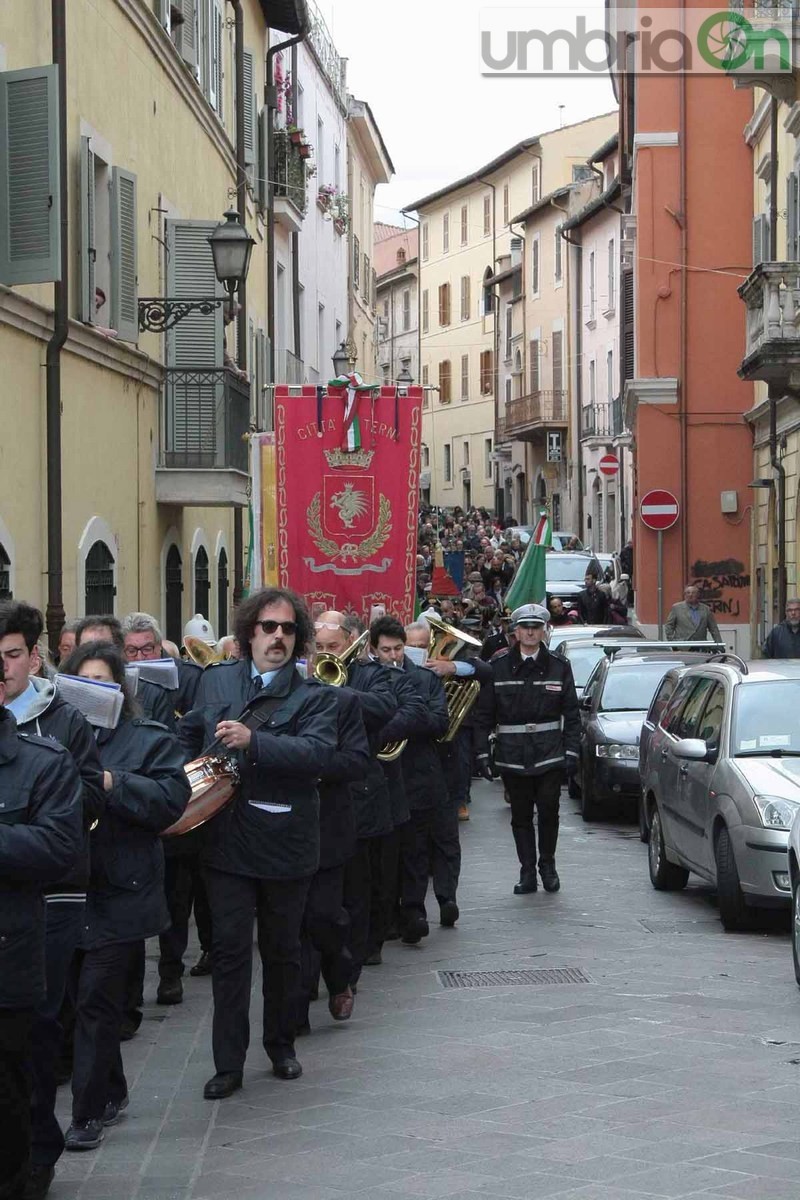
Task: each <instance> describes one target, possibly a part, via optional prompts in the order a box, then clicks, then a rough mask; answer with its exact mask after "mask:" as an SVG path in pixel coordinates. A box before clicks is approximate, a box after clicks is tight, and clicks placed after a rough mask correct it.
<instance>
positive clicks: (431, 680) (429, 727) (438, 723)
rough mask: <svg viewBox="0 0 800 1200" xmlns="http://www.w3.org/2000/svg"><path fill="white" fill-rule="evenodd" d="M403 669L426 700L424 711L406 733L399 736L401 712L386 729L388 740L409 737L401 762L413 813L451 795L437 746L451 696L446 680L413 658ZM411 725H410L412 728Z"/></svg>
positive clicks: (446, 724)
mask: <svg viewBox="0 0 800 1200" xmlns="http://www.w3.org/2000/svg"><path fill="white" fill-rule="evenodd" d="M402 670H403V671H404V673H405V674H406V675H407V676H408V678H409V679H410V680H411V683H412V685H413V687H414V689H415V691H416V693H417V695H418V697H420V698H421V699H422V701H423V711H422V713H421V714H420V716H419V719H418V720H417V721H416V722H413V723H412V722H408V721H407V722H406V725H405V727H406V729H408V732H407V733H406V734H402V735H398V734H397V732H396V731H397V729H398V727H400V728H402V727H403V726H402V723H401V720H400V718H401V713H399V712H398V714H397V716H396V717H395V718H394V719H393V720H392V721H390V722H389V725H388V727H387V729H386V730H385V731H384V732H385V734H386V739H387V741H392V742H393V741H398V740H400V737H407V738H408V745H407V746H406V748H405V750H404V751H403V754H402V757H401V759H400V762H401V763H402V767H403V783H404V785H405V792H406V799H407V800H408V807H409V809H410V811H411V812H415V811H417V810H419V809H424V808H435V807H436V806H437V805H438V804H440V803H441V800H442V797H443V796H446V795H447V787H446V784H445V778H444V772H443V771H442V763H441V759H440V758H439V752H438V750H437V747H436V740H435V739H436V738H438V737H441V736H442V734H444V733H447V726H448V724H449V718H448V713H447V697H446V696H445V691H444V687H443V686H442V681H441V679H439V677H438V676H437V675H434V673H433V671H426V670H425V668H424V667H417V666H416V665H415V664H414V663H412V661H411V659H410V658H405V659H404V660H403V667H402ZM409 726H410V728H409Z"/></svg>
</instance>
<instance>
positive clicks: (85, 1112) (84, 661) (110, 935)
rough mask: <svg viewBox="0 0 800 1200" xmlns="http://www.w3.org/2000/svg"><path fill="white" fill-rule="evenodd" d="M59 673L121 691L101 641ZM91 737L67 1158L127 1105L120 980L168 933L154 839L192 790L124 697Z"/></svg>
mask: <svg viewBox="0 0 800 1200" xmlns="http://www.w3.org/2000/svg"><path fill="white" fill-rule="evenodd" d="M64 670H65V672H66V673H67V674H70V675H80V676H83V677H84V678H86V679H93V680H97V681H99V682H103V683H118V684H120V685H121V686H122V687H123V690H124V688H125V686H126V684H125V663H124V661H123V659H122V656H121V654H120V653H119V651H118V650H117V648H116V647H115V646H112V645H110V644H108V643H100V642H89V643H87V644H84V645H82V646H80V647H79V649H78V650H76V651H75V653H74V654H73V655H72V656H71V658H70V659H69V661H68V662H67V663H66V664H65V666H64ZM96 738H97V748H98V752H99V755H100V761H101V764H102V766H103V786H104V788H105V793H106V807H105V812H104V814H103V816H102V817H101V818H100V820H99V822H98V824H97V826H96V828H95V829H94V830H93V832H92V834H91V845H90V855H91V874H90V882H89V889H88V892H87V896H86V921H85V925H84V931H83V938H82V945H83V950H84V955H83V961H82V964H81V969H80V979H79V982H78V994H77V1001H76V1023H75V1066H74V1070H73V1075H72V1125H71V1126H70V1128H69V1130H68V1131H67V1135H66V1148H67V1150H93V1149H94V1148H95V1147H96V1146H98V1145H99V1144H100V1142H101V1141H102V1140H103V1128H104V1126H105V1125H113V1124H114V1122H115V1121H116V1120H117V1118H118V1116H119V1113H120V1111H121V1110H122V1109H123V1108H126V1107H127V1104H128V1089H127V1084H126V1082H125V1075H124V1073H123V1069H122V1056H121V1055H120V1049H119V1045H120V1031H121V1025H122V1014H123V1003H124V993H125V981H126V978H127V975H128V970H129V966H130V957H131V955H132V954H133V953H134V952H135V949H136V946H137V943H139V942H140V941H141V940H142V939H143V938H148V937H153V936H154V935H155V934H158V933H161V932H162V931H163V930H164V929H165V928H166V927H167V926H168V925H169V913H168V911H167V905H166V901H165V899H164V851H163V848H162V844H161V840H160V838H159V834H160V833H161V832H162V830H164V829H167V828H168V827H169V826H170V825H172V824H174V822H175V821H177V819H178V818H179V817H180V815H181V814H182V812H183V810H184V808H185V807H186V804H187V801H188V799H189V796H190V792H191V789H190V787H189V781H188V778H187V775H186V772H185V771H184V769H183V762H184V756H183V753H182V751H181V748H180V746H179V745H178V741H177V739H176V738H175V736H174V734H172V733H170V732H169V731H168V730H167V729H165V727H164V726H163V725H159V724H157V723H156V722H155V721H148V720H145V719H143V718H141V717H140V716H139V715H138V709H137V707H136V704H135V701H133V700H132V699H131V697H130V696H128V695H127V694H126V697H125V704H124V707H123V710H122V715H121V717H120V720H119V724H118V725H117V727H116V729H98V730H97V731H96Z"/></svg>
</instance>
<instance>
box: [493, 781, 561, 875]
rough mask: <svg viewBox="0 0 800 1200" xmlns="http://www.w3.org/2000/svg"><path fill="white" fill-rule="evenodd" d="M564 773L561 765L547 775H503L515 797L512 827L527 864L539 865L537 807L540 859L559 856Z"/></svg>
mask: <svg viewBox="0 0 800 1200" xmlns="http://www.w3.org/2000/svg"><path fill="white" fill-rule="evenodd" d="M562 774H563V772H562V770H561V768H558V770H556V771H546V772H545V773H544V774H543V775H504V776H503V784H504V785H505V788H506V790H507V791H508V795H509V797H510V799H511V828H512V830H513V833H514V841H515V842H516V844H517V853H518V856H519V860H520V863H521V865H522V866H523V867H527V868H529V869H531V868H535V867H536V832H535V830H534V828H533V813H534V809H535V810H536V819H537V826H538V829H539V862H540V863H541V862H547V861H548V860H549V861H552V860H553V859H554V858H555V854H556V843H557V842H558V806H559V797H560V794H561V777H562ZM523 855H524V856H525V859H524V860H523Z"/></svg>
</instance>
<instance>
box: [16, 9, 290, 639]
mask: <svg viewBox="0 0 800 1200" xmlns="http://www.w3.org/2000/svg"><path fill="white" fill-rule="evenodd" d="M276 7H277V8H278V9H280V10H281V11H280V12H278V13H277V14H271V13H270V8H269V6H268V5H266V4H262V3H259V2H258V0H242V11H243V38H244V46H245V69H246V75H245V114H246V115H245V122H244V127H245V134H246V136H245V147H246V156H247V160H248V167H247V181H246V214H247V220H246V224H247V228H248V231H249V233H250V235H251V237H252V238H253V239H254V242H255V245H254V248H253V254H252V259H251V265H250V271H249V276H248V280H247V308H246V320H247V328H246V329H245V330H244V331H243V337H242V344H243V345H244V346H245V347H246V351H247V354H246V360H242V359H241V356H240V367H241V369H240V370H238V371H234V370H232V369H227V370H226V369H225V366H226V364H229V363H231V362H232V359H233V358H235V357H236V337H234V334H235V333H236V330H234V329H233V328H231V329H229V330H228V331H227V346H226V344H225V338H226V333H225V329H224V315H223V308H222V306H217V307H215V309H214V311H212V312H209V313H206V314H202V313H197V312H194V313H192V314H190V315H189V316H187V317H186V318H185V320H184V321H182V322H180V323H179V324H177V325H175V327H174V328H173V329H171V330H169V331H168V332H166V333H163V332H139V328H138V326H139V311H138V310H139V302H140V301H141V299H142V298H145V297H155V298H162V299H163V298H164V297H167V296H173V297H178V298H184V299H189V298H191V297H195V298H196V297H197V296H201V297H202V296H210V297H212V298H217V297H219V296H220V295H222V294H224V293H222V292H221V288H220V285H219V284H218V283H217V281H216V277H215V275H214V271H213V262H212V259H211V254H210V248H209V246H208V242H207V238H208V236H209V234H210V233H211V232H212V231H213V229H214V227H215V226H216V225H217V223H218V222H219V221H220V220H221V219H222V214H223V213H224V212H225V211H226V210H227V209H230V208H236V204H237V189H236V185H237V167H236V155H235V143H236V130H235V111H236V106H235V55H234V49H235V37H236V36H237V31H236V26H235V23H234V21H233V20H231V19H229V18H233V16H234V10H233V8H232V7H231V6H230V5H226V4H225V2H224V0H181V3H180V4H177V5H176V4H175V3H173V4H172V5H170V4H166V3H163V2H162V0H127V2H125V3H123V2H122V0H107V2H106V3H104V4H103V6H102V15H101V14H100V13H99V11H98V8H97V5H95V4H92V3H90V2H89V0H69V3H68V4H66V5H65V6H64V10H65V42H66V59H67V64H68V67H67V72H68V73H67V77H66V97H67V103H66V112H65V124H66V129H65V134H66V157H67V161H66V181H67V197H66V225H65V229H66V236H67V238H68V259H67V263H68V271H67V278H66V281H65V282H66V285H67V286H66V293H67V295H66V305H67V317H68V327H67V336H66V341H65V344H64V347H63V351H62V352H61V356H60V362H61V382H60V409H61V463H62V486H61V503H62V520H61V531H62V547H63V605H64V609H65V613H66V616H67V618H68V619H69V618H73V617H79V616H81V615H83V614H84V613H86V612H87V611H104V612H115V613H117V614H120V615H122V614H124V613H126V612H128V611H130V610H133V609H144V610H146V611H149V612H152V613H153V614H154V615H156V616H157V617H158V618H160V620H161V621H162V623H163V624H164V625H165V626H166V628H167V631H168V634H169V636H171V637H173V638H174V637H176V636H178V635H179V634H180V631H181V630H182V627H183V623H184V622H185V621H186V620H187V619H188V617H189V616H191V615H192V614H193V613H194V612H196V611H203V612H204V614H205V615H206V616H208V617H209V618H210V619H211V621H212V623H213V624H214V626H215V628H216V629H217V632H218V633H221V632H223V631H224V630H225V629H226V628H227V627H228V626H229V622H230V606H231V601H232V594H233V584H234V579H235V576H236V574H237V551H238V561H239V562H241V556H242V545H241V540H240V544H239V545H238V546H237V545H235V540H236V538H235V532H236V531H235V518H234V514H235V511H236V509H237V508H238V509H239V510H240V512H241V509H242V508H243V506H244V505H246V503H247V498H248V497H247V493H248V462H247V440H246V439H247V432H248V429H249V428H250V427H251V424H252V423H254V422H257V421H258V419H259V415H260V413H259V406H260V404H261V396H260V394H259V393H260V392H261V391H262V390H263V389H262V387H261V384H262V383H263V381H264V378H265V377H264V372H263V363H262V362H259V361H257V347H258V345H259V343H258V340H257V336H256V335H257V334H258V332H259V331H263V330H264V329H265V328H266V327H267V322H266V315H267V270H266V245H265V242H266V224H265V217H264V213H263V211H262V208H261V206H260V204H259V194H260V190H261V193H262V194H263V188H261V189H260V176H261V175H262V174H263V171H264V168H263V166H262V165H261V162H260V148H259V138H258V130H259V117H260V113H259V106H260V105H261V104H262V103H263V94H264V79H265V75H264V72H265V61H266V52H267V48H268V45H269V35H268V24H267V22H268V19H270V18H271V19H274V20H275V21H277V20H281V21H283V20H284V17H285V15H286V14H285V13H284V12H283V11H282V10H284V9H288V8H289V7H290V6H289V5H288V4H278V5H277V6H276ZM50 21H51V3H50V0H30V2H29V3H26V4H24V5H8V6H4V8H3V9H2V10H1V11H0V84H1V85H2V87H3V100H4V103H5V108H4V110H3V118H4V125H3V128H2V129H0V136H2V137H3V138H4V145H5V150H6V158H5V164H6V167H7V168H8V170H9V173H10V174H9V178H10V179H11V182H12V189H11V190H12V193H13V183H14V180H15V178H16V179H17V180H19V179H20V178H21V174H20V172H19V170H17V171H16V175H15V174H14V170H15V168H14V165H13V164H14V161H19V160H14V159H13V158H11V159H10V158H9V155H10V153H11V150H13V147H14V146H15V145H16V144H18V143H19V140H20V136H21V135H20V127H14V124H13V113H14V106H15V104H17V105H19V102H20V97H22V99H24V94H23V93H24V89H25V88H26V87H29V86H33V85H35V86H40V79H41V73H39V74H37V69H38V68H44V67H47V65H48V64H50V63H51V62H52V61H53V45H52V38H51V28H50ZM291 23H292V18H291V16H290V17H289V19H287V20H286V21H285V22H284V24H285V26H286V27H288V28H291ZM273 36H276V35H273ZM277 36H281V37H282V36H284V35H277ZM42 86H43V85H42ZM41 136H42V137H45V136H46V137H47V139H48V140H49V142H50V146H49V149H50V151H51V152H52V149H53V147H52V143H53V140H54V139H57V136H58V122H57V120H53V121H51V122H50V124H49V125H48V127H47V128H46V130H45V132H44V133H42V135H41ZM9 147H10V148H11V150H10V149H9ZM44 149H45V151H46V149H47V147H45V148H44ZM45 157H46V154H45ZM34 158H35V155H34ZM9 164H10V165H9ZM0 169H2V166H0ZM12 199H13V196H12ZM56 199H57V198H56ZM21 211H22V210H21V208H20V206H19V205H18V207H17V209H16V210H14V209H13V206H12V211H11V212H10V213H9V211H5V212H3V213H2V214H1V215H2V219H3V221H4V223H5V224H6V226H7V228H6V229H4V236H5V237H6V240H8V223H9V222H10V228H11V240H12V242H13V240H14V237H15V232H14V231H15V225H14V221H15V220H16V221H17V227H18V225H19V214H20V212H21ZM20 244H21V241H20V238H19V237H18V238H17V245H20ZM12 249H13V246H12ZM3 265H4V267H5V266H6V264H5V263H4V264H3ZM25 267H26V262H25V261H24V255H23V261H22V262H21V269H22V274H23V276H24V274H25ZM40 277H41V276H40ZM44 277H45V278H50V279H52V278H53V277H54V276H53V275H52V274H51V275H49V276H44ZM0 278H3V279H4V285H3V286H0V361H2V363H3V374H4V387H3V389H2V394H1V395H0V412H1V413H2V418H3V426H4V429H5V430H6V436H5V437H4V438H3V440H2V443H0V472H2V479H3V487H2V491H0V590H2V591H5V592H7V593H8V592H11V593H12V594H13V595H14V596H16V597H18V598H20V599H23V598H24V599H26V600H29V601H31V602H32V603H34V604H36V605H38V606H40V607H42V608H44V607H45V605H46V603H47V599H48V578H47V572H48V555H47V546H48V537H47V533H48V506H47V482H48V471H51V470H52V469H53V462H54V457H53V454H52V450H51V453H50V454H48V440H47V371H46V369H45V362H46V358H47V353H48V342H49V340H50V339H51V337H52V331H53V322H54V287H53V284H52V283H49V282H46V283H34V284H26V283H24V282H19V272H14V271H13V270H12V272H11V277H9V272H8V271H6V272H5V274H1V275H0ZM241 319H242V318H241V317H240V320H241ZM256 385H257V386H256ZM240 569H241V568H240Z"/></svg>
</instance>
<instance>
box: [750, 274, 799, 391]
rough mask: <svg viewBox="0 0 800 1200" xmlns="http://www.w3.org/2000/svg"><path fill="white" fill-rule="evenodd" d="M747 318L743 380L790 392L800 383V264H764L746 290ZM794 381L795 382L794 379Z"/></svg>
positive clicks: (752, 275) (752, 277)
mask: <svg viewBox="0 0 800 1200" xmlns="http://www.w3.org/2000/svg"><path fill="white" fill-rule="evenodd" d="M739 295H740V296H741V298H742V299H743V300H744V302H745V305H746V308H747V315H746V333H745V356H744V359H743V361H742V364H741V366H740V367H739V375H740V377H741V378H742V379H749V380H753V379H760V380H763V381H764V382H766V383H770V384H772V385H773V386H775V387H781V388H784V389H785V388H787V387H788V386H789V384H790V381H791V382H793V383H794V386H797V384H798V381H800V263H796V262H774V263H772V262H771V263H766V262H765V263H760V264H759V265H758V266H757V267H756V268H755V269H754V270H753V271H752V272H751V274H750V275H748V277H747V279H746V280H745V281H744V283H743V284H742V286H741V287H740V288H739ZM792 377H794V378H792Z"/></svg>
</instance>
